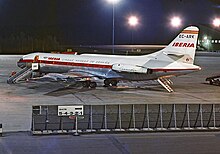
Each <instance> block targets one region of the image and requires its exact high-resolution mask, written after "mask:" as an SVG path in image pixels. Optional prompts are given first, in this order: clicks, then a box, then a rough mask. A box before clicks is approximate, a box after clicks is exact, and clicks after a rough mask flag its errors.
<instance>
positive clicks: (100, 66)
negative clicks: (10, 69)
mask: <svg viewBox="0 0 220 154" xmlns="http://www.w3.org/2000/svg"><path fill="white" fill-rule="evenodd" d="M19 62H21V63H39V64H41V63H42V64H54V65H64V66H82V67H95V68H112V65H104V64H91V63H75V62H63V61H47V60H38V61H34V60H30V59H25V60H20V61H19Z"/></svg>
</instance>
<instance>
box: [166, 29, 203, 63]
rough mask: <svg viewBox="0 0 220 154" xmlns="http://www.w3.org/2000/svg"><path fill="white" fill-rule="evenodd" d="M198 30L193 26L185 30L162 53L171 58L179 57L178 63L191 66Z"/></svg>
mask: <svg viewBox="0 0 220 154" xmlns="http://www.w3.org/2000/svg"><path fill="white" fill-rule="evenodd" d="M198 34H199V29H198V28H197V27H195V26H189V27H187V28H185V29H184V30H183V31H182V32H181V33H180V34H179V35H178V36H177V37H176V38H175V39H174V40H173V41H172V42H171V43H170V44H169V45H168V46H167V47H166V48H164V49H163V50H162V51H163V52H164V53H165V54H166V55H168V56H171V57H175V56H176V57H179V60H178V61H180V62H184V63H189V64H193V62H194V57H195V51H196V45H197V40H198Z"/></svg>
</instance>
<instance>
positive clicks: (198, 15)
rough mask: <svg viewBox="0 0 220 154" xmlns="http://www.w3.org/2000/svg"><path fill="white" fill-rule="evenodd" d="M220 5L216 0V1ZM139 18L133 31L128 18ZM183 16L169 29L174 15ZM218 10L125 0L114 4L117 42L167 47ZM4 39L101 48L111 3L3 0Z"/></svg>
mask: <svg viewBox="0 0 220 154" xmlns="http://www.w3.org/2000/svg"><path fill="white" fill-rule="evenodd" d="M217 2H218V1H217ZM131 14H134V15H136V16H138V17H139V20H140V24H139V25H138V26H137V27H136V28H135V29H133V30H132V29H131V27H129V26H128V24H127V18H128V16H129V15H131ZM174 15H178V16H181V17H182V18H183V23H182V26H181V27H178V28H171V27H170V23H169V22H170V20H169V19H170V17H172V16H174ZM218 16H220V8H218V6H217V4H216V3H213V2H210V1H208V0H121V1H120V2H119V3H118V4H117V5H116V6H115V44H129V43H131V33H132V31H133V43H134V44H166V43H168V42H169V41H170V39H172V38H173V37H174V35H176V34H177V33H178V32H179V31H180V30H181V29H182V28H184V27H186V26H187V25H198V24H211V23H212V19H213V18H214V17H218ZM0 29H1V31H0V34H1V35H0V36H1V37H5V36H7V35H11V34H12V33H17V32H24V33H25V34H28V35H38V34H42V35H44V34H45V35H47V34H48V33H49V34H50V35H54V36H56V38H57V39H58V41H59V42H61V44H63V45H65V44H71V45H92V44H93V45H94V44H97V45H102V44H111V41H112V5H111V4H109V3H107V2H106V1H105V0H0Z"/></svg>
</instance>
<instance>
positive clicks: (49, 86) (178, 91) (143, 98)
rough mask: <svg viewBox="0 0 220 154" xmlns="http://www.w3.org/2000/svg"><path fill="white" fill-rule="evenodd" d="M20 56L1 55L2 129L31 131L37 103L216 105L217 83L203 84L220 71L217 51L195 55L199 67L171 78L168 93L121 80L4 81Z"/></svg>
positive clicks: (150, 84) (153, 84)
mask: <svg viewBox="0 0 220 154" xmlns="http://www.w3.org/2000/svg"><path fill="white" fill-rule="evenodd" d="M20 57H21V55H1V56H0V68H1V71H0V98H1V99H0V123H2V124H3V131H5V132H12V131H13V132H14V131H30V128H31V121H32V119H31V118H32V106H36V105H72V104H83V105H91V104H92V105H104V104H135V103H137V104H145V103H146V104H218V103H220V95H219V88H220V87H218V86H212V85H209V84H208V83H206V81H205V78H206V77H209V76H212V75H216V74H220V69H219V68H220V65H219V63H220V54H219V53H211V54H209V53H201V54H197V56H196V59H195V64H196V65H199V66H200V67H201V68H202V70H201V71H199V72H195V73H192V74H188V75H185V76H180V77H177V78H172V81H173V82H174V84H173V85H172V88H173V89H174V91H175V92H173V93H168V92H167V91H166V90H165V89H164V88H162V87H161V86H160V85H159V84H157V83H156V82H147V84H146V82H139V83H138V82H134V83H120V84H119V88H117V89H109V88H105V87H102V86H99V87H97V88H96V89H81V88H80V87H68V85H66V84H64V83H54V82H53V83H28V82H26V83H19V84H11V85H9V84H7V83H6V81H7V78H8V77H9V75H10V73H11V72H12V71H19V68H18V67H17V66H16V62H17V60H19V59H20Z"/></svg>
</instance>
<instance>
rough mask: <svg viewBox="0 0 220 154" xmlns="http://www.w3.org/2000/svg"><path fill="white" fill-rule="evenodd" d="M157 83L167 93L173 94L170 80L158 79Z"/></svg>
mask: <svg viewBox="0 0 220 154" xmlns="http://www.w3.org/2000/svg"><path fill="white" fill-rule="evenodd" d="M157 81H158V82H159V83H160V84H161V85H162V86H163V87H164V88H165V89H166V90H167V91H168V92H170V93H171V92H173V89H172V88H171V87H170V84H173V83H172V81H171V80H169V79H167V78H162V77H161V78H158V79H157Z"/></svg>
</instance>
